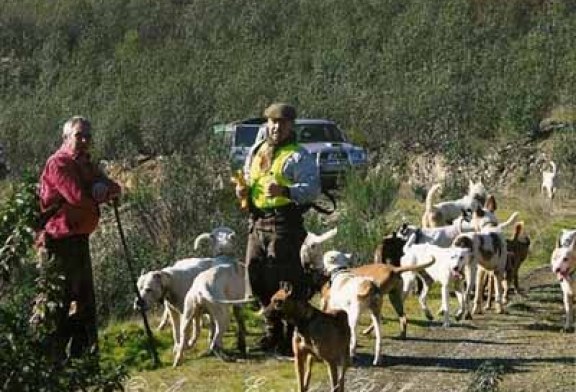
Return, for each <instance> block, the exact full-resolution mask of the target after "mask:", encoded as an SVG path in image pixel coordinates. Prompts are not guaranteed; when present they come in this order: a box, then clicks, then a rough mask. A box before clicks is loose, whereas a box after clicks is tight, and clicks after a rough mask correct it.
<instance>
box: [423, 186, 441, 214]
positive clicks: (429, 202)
mask: <svg viewBox="0 0 576 392" xmlns="http://www.w3.org/2000/svg"><path fill="white" fill-rule="evenodd" d="M440 187H441V184H434V185H432V188H430V190H429V191H428V194H427V195H426V208H425V210H424V213H425V214H426V213H429V212H432V200H433V197H434V193H436V191H437V190H438V189H440Z"/></svg>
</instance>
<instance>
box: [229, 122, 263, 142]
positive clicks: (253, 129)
mask: <svg viewBox="0 0 576 392" xmlns="http://www.w3.org/2000/svg"><path fill="white" fill-rule="evenodd" d="M257 133H258V125H237V126H236V133H235V136H234V145H235V146H236V147H250V146H252V145H253V144H254V141H255V140H256V134H257Z"/></svg>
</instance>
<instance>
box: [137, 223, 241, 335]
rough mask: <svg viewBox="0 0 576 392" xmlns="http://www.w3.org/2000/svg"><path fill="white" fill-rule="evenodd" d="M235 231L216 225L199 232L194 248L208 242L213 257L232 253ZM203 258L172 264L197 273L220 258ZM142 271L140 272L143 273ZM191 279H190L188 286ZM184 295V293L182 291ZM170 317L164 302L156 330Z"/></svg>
mask: <svg viewBox="0 0 576 392" xmlns="http://www.w3.org/2000/svg"><path fill="white" fill-rule="evenodd" d="M235 238H236V233H235V232H234V230H232V229H231V228H229V227H226V226H221V227H216V228H215V229H213V230H212V231H211V232H209V233H201V234H199V235H198V236H197V237H196V238H195V239H194V250H195V251H197V250H198V249H199V248H200V246H201V244H202V243H208V245H209V246H210V248H211V249H210V253H211V254H212V256H213V257H216V256H219V255H232V254H233V253H234V250H235V247H236V243H235ZM202 260H205V259H202V258H187V259H182V260H178V261H176V262H175V263H174V264H173V266H174V267H179V268H192V269H197V270H198V273H199V272H200V271H203V270H205V269H207V268H210V267H213V266H214V265H216V264H217V262H219V261H220V259H214V261H216V263H205V262H204V261H202ZM143 273H144V272H142V274H143ZM191 285H192V281H190V285H189V286H188V288H190V286H191ZM184 295H185V293H184ZM169 318H170V307H169V304H168V303H165V304H164V312H163V313H162V318H161V319H160V323H158V327H157V330H159V331H160V330H162V329H164V327H165V326H166V324H168V319H169Z"/></svg>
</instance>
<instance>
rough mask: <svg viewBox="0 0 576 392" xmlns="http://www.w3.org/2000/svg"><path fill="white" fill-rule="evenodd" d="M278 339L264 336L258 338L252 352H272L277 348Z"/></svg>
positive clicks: (272, 336)
mask: <svg viewBox="0 0 576 392" xmlns="http://www.w3.org/2000/svg"><path fill="white" fill-rule="evenodd" d="M278 340H279V339H278V338H277V337H275V336H274V335H264V336H262V337H261V338H260V340H259V341H258V343H256V346H254V348H253V349H252V350H253V351H262V352H272V351H274V350H275V349H276V348H277V346H278Z"/></svg>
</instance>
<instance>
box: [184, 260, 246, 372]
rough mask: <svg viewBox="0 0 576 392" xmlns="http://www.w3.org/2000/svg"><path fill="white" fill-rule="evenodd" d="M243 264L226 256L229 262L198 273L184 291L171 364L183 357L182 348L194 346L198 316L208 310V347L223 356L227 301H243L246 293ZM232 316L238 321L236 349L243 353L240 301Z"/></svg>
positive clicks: (226, 325)
mask: <svg viewBox="0 0 576 392" xmlns="http://www.w3.org/2000/svg"><path fill="white" fill-rule="evenodd" d="M245 282H246V279H245V268H244V267H243V266H241V265H240V264H238V263H236V262H235V261H234V260H233V259H232V258H229V263H227V264H222V265H218V266H216V267H212V268H210V269H207V270H206V271H203V272H201V273H200V274H198V276H197V277H196V279H195V280H194V283H192V287H190V290H188V292H187V293H186V298H185V300H184V311H183V313H182V318H181V320H180V340H179V342H178V346H177V348H176V351H175V355H174V363H173V366H177V365H178V364H180V362H181V361H182V355H183V353H184V349H185V348H186V347H187V346H189V347H193V346H194V344H195V343H196V341H197V339H198V336H199V334H200V328H201V317H202V315H203V314H204V313H206V312H207V313H208V314H209V315H210V318H211V320H212V331H211V332H212V333H211V341H210V345H209V348H208V349H209V351H210V352H213V353H214V354H216V355H217V356H219V357H220V358H221V359H226V355H225V354H224V352H223V343H222V338H223V336H224V332H226V330H228V326H229V325H230V314H229V311H228V310H229V307H230V305H229V304H228V303H230V302H234V301H238V303H241V302H242V301H243V298H244V295H245V293H246V285H245ZM233 312H234V316H235V318H236V321H237V322H238V336H239V337H238V349H239V350H240V352H241V353H243V354H244V353H245V350H246V344H245V334H246V328H245V326H244V319H243V318H242V315H241V312H240V305H234V306H233ZM190 323H192V337H191V338H190V340H188V330H189V326H190Z"/></svg>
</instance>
